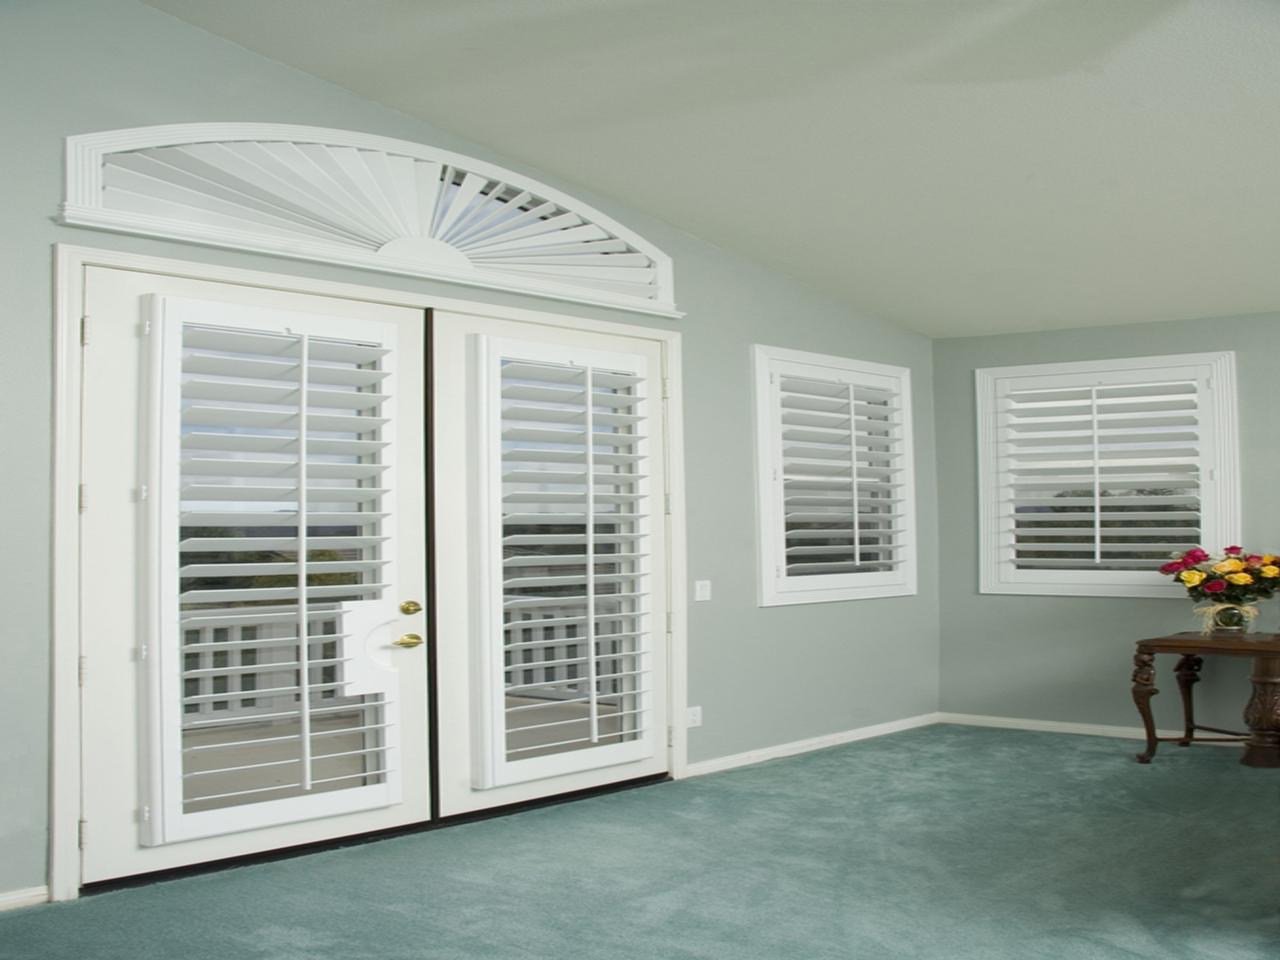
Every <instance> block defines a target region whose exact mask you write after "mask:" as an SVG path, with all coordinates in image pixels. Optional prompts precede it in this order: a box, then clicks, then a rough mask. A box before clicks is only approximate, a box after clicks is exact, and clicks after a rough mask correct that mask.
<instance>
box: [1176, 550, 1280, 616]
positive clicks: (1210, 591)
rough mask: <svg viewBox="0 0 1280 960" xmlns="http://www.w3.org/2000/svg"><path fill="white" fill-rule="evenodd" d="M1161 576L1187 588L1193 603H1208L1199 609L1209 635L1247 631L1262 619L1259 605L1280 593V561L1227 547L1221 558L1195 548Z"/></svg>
mask: <svg viewBox="0 0 1280 960" xmlns="http://www.w3.org/2000/svg"><path fill="white" fill-rule="evenodd" d="M1160 572H1161V573H1163V574H1165V575H1167V576H1171V577H1173V578H1174V579H1175V580H1177V581H1178V582H1179V583H1181V584H1182V585H1183V586H1184V587H1186V590H1187V596H1189V597H1190V598H1191V599H1192V600H1195V601H1196V602H1201V601H1205V602H1206V603H1207V606H1202V607H1197V608H1196V613H1197V614H1198V615H1199V616H1200V617H1201V618H1202V619H1203V621H1204V632H1205V633H1212V632H1214V631H1230V632H1235V633H1238V632H1242V631H1244V630H1247V629H1248V628H1249V624H1251V623H1252V622H1253V620H1254V618H1255V617H1256V616H1257V615H1258V608H1257V606H1256V603H1257V602H1258V601H1259V600H1265V599H1267V598H1268V597H1270V596H1271V595H1272V594H1273V593H1275V592H1276V590H1277V589H1280V558H1277V556H1276V555H1275V554H1271V553H1263V554H1257V553H1245V551H1244V550H1243V549H1242V548H1241V547H1227V548H1226V549H1225V550H1223V551H1222V556H1220V557H1215V556H1210V555H1209V553H1207V552H1206V551H1204V550H1201V549H1200V548H1199V547H1194V548H1192V549H1191V550H1188V551H1187V552H1186V553H1181V554H1174V556H1173V559H1172V560H1170V561H1169V562H1168V563H1166V564H1165V565H1164V566H1162V567H1161V568H1160Z"/></svg>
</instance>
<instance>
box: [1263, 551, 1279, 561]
mask: <svg viewBox="0 0 1280 960" xmlns="http://www.w3.org/2000/svg"><path fill="white" fill-rule="evenodd" d="M1262 562H1263V563H1275V562H1276V555H1275V554H1274V553H1264V554H1263V555H1262Z"/></svg>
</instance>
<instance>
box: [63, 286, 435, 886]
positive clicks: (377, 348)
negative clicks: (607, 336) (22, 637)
mask: <svg viewBox="0 0 1280 960" xmlns="http://www.w3.org/2000/svg"><path fill="white" fill-rule="evenodd" d="M85 291H86V293H85V297H86V313H87V314H88V315H89V322H88V326H87V330H88V343H87V346H86V347H85V351H84V411H83V479H84V488H83V490H84V505H83V506H84V509H83V512H82V517H81V519H82V530H81V542H82V556H81V562H82V565H83V573H82V577H83V584H84V587H83V591H82V598H81V604H82V607H81V620H82V638H83V639H82V647H83V654H84V660H83V669H84V682H83V688H82V717H83V730H82V756H83V763H82V770H83V791H84V794H83V796H84V799H83V819H84V821H85V823H84V842H83V854H82V856H83V871H82V877H83V881H84V882H93V881H98V880H104V879H109V878H112V877H119V876H125V875H130V874H137V873H143V872H147V871H151V870H158V869H165V868H168V867H174V866H180V865H185V864H190V863H196V862H201V861H206V860H213V859H221V858H225V857H230V856H236V855H240V854H245V853H252V852H257V851H261V850H266V849H272V848H278V847H285V846H291V845H294V844H299V843H306V842H312V841H316V840H323V839H328V838H332V837H336V836H341V835H346V834H352V833H360V832H365V831H369V830H376V829H380V828H384V827H391V826H397V825H402V824H406V823H412V822H416V821H422V820H426V819H428V818H429V817H430V816H431V811H430V799H429V798H430V789H429V762H428V745H427V717H428V711H427V697H428V685H427V671H426V658H425V646H424V645H423V644H422V636H423V635H424V634H425V632H426V630H425V621H424V611H423V609H422V604H423V603H424V602H425V599H426V596H425V590H426V577H427V570H426V540H427V537H426V516H425V506H426V504H425V473H424V429H425V424H424V422H423V416H422V411H423V406H424V405H423V397H424V390H425V373H426V372H425V370H424V359H423V358H424V334H425V330H424V319H423V314H422V312H421V311H419V310H413V309H409V308H403V307H392V306H385V305H379V304H370V303H363V302H355V301H344V300H338V299H333V298H324V297H313V296H306V295H301V294H291V293H283V292H279V291H272V290H267V289H261V288H249V287H238V286H233V285H229V284H218V283H212V282H205V281H198V280H187V279H179V278H172V277H161V276H154V275H149V274H145V273H139V272H132V271H125V270H112V269H105V268H90V269H89V271H88V272H87V275H86V278H85Z"/></svg>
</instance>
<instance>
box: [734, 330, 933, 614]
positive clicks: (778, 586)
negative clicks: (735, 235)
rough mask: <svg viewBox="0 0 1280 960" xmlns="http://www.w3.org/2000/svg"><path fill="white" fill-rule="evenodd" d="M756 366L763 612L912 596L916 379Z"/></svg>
mask: <svg viewBox="0 0 1280 960" xmlns="http://www.w3.org/2000/svg"><path fill="white" fill-rule="evenodd" d="M753 356H754V365H755V378H754V379H755V416H756V472H757V483H756V487H757V529H758V542H759V605H760V606H777V605H785V604H795V603H821V602H829V601H839V600H853V599H872V598H879V597H895V596H910V595H913V594H915V593H916V592H917V559H916V534H915V526H916V524H915V477H914V456H913V453H914V450H913V447H914V432H913V423H912V418H911V371H910V370H909V369H907V368H905V367H896V366H890V365H887V364H880V363H872V362H868V361H861V360H854V359H850V358H845V357H835V356H829V355H826V354H814V353H808V352H804V351H797V350H789V349H786V348H781V347H771V346H765V345H756V346H755V347H754V348H753ZM855 514H856V517H857V520H856V521H855V519H854V517H855ZM816 540H825V541H827V542H826V543H816V542H815V541H816ZM876 553H878V554H879V556H876V555H875V554H876Z"/></svg>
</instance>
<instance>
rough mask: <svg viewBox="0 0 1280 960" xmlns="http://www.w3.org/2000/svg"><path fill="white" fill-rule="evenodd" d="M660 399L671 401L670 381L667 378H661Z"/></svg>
mask: <svg viewBox="0 0 1280 960" xmlns="http://www.w3.org/2000/svg"><path fill="white" fill-rule="evenodd" d="M662 399H663V400H670V399H671V380H670V378H668V377H663V378H662Z"/></svg>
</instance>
